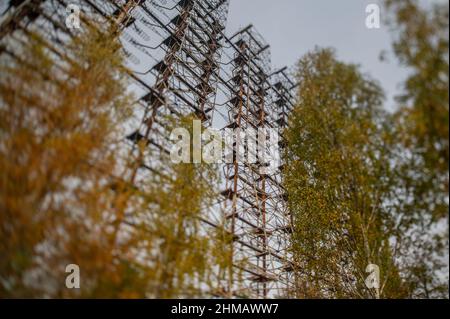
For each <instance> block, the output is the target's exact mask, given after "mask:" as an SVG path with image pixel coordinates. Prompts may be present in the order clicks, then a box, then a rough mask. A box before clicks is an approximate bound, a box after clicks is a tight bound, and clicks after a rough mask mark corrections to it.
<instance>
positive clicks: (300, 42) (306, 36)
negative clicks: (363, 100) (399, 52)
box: [228, 0, 407, 110]
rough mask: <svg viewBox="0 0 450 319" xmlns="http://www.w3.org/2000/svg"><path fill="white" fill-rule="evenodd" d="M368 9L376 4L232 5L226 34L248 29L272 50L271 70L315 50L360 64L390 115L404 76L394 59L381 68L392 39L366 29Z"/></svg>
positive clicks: (311, 0) (296, 1)
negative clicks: (333, 51)
mask: <svg viewBox="0 0 450 319" xmlns="http://www.w3.org/2000/svg"><path fill="white" fill-rule="evenodd" d="M372 3H377V4H379V3H380V1H379V0H339V1H337V0H231V5H230V15H229V20H228V32H229V33H233V32H234V31H235V30H237V29H239V28H240V27H243V26H246V25H248V24H249V23H252V24H253V25H254V26H255V28H256V29H257V30H258V31H259V33H260V34H261V35H262V36H263V37H264V38H265V39H266V41H267V42H268V43H269V44H270V45H271V49H272V63H273V65H274V66H275V67H281V66H284V65H288V66H292V65H294V63H295V62H296V61H297V60H298V59H299V58H300V57H301V56H302V55H303V54H305V53H306V52H308V51H309V50H312V49H314V47H315V46H320V47H334V48H335V49H336V50H337V54H338V58H339V59H341V60H343V61H345V62H352V63H356V64H360V65H361V69H362V71H363V72H367V73H370V74H371V75H372V76H373V77H374V78H375V79H377V80H379V81H380V83H381V84H382V86H383V88H384V90H385V91H386V95H387V97H388V101H387V102H386V107H387V108H388V109H391V110H392V108H393V106H394V101H393V99H392V97H393V96H394V95H396V94H397V93H398V92H399V90H398V89H399V83H400V82H401V81H402V79H404V78H405V76H406V74H407V71H406V70H405V69H404V68H401V67H400V66H399V65H398V63H397V61H396V60H395V58H394V57H393V56H392V55H389V57H390V58H389V62H380V60H379V56H380V52H381V51H383V50H386V51H391V43H392V35H391V33H390V32H389V29H388V27H387V26H386V25H384V24H383V23H382V24H381V28H380V29H368V28H366V25H365V21H366V16H367V14H366V6H367V5H368V4H372ZM380 8H382V6H381V5H380ZM381 15H382V20H383V11H381Z"/></svg>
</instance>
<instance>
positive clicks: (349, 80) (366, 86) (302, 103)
mask: <svg viewBox="0 0 450 319" xmlns="http://www.w3.org/2000/svg"><path fill="white" fill-rule="evenodd" d="M298 79H299V87H300V92H299V101H298V105H297V107H296V108H295V110H294V112H293V114H292V116H291V121H290V126H289V129H288V130H287V131H286V132H285V135H286V139H287V144H288V148H287V150H288V151H287V153H286V158H285V159H286V163H287V166H286V171H285V184H286V189H287V191H288V194H289V207H290V210H291V211H292V213H293V214H294V228H295V232H294V235H293V240H294V255H295V257H296V260H297V262H298V264H299V268H300V269H301V270H300V273H299V276H300V278H301V279H300V281H301V282H302V287H301V291H299V294H300V296H303V297H312V298H314V297H336V298H358V297H359V298H364V297H375V296H376V292H375V291H373V290H369V289H367V288H366V287H365V284H364V280H365V278H366V277H367V274H366V273H365V269H366V267H367V265H369V264H377V265H379V266H380V267H381V272H382V274H384V280H383V283H382V287H381V289H380V292H379V294H380V295H381V296H382V297H397V296H401V294H402V287H401V285H400V284H399V280H398V272H397V269H396V266H395V264H394V262H393V260H392V253H391V248H390V245H389V239H390V234H391V226H392V220H391V218H390V215H389V211H388V209H386V208H385V207H384V204H385V202H386V200H387V199H388V198H389V195H390V192H391V189H390V181H389V175H390V174H391V173H392V172H391V171H390V167H389V161H388V153H387V151H386V142H385V141H384V140H383V138H382V134H381V132H382V129H383V123H382V121H381V119H382V112H381V104H382V100H383V94H382V91H381V89H380V88H379V86H378V84H377V83H376V82H374V81H373V80H371V79H369V78H367V77H365V76H364V75H362V74H361V73H360V72H359V70H358V68H357V67H356V66H354V65H346V64H343V63H340V62H338V61H336V59H335V57H334V53H333V51H331V50H320V49H316V50H315V51H314V52H311V53H309V54H307V55H306V56H305V57H303V58H302V59H301V60H300V62H299V68H298Z"/></svg>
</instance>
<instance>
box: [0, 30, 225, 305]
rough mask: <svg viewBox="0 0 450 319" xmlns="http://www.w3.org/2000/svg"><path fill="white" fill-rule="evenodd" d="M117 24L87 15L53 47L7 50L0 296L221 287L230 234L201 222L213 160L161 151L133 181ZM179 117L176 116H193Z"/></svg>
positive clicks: (169, 292)
mask: <svg viewBox="0 0 450 319" xmlns="http://www.w3.org/2000/svg"><path fill="white" fill-rule="evenodd" d="M112 34H114V32H110V30H107V26H105V27H100V26H95V27H94V26H91V27H88V26H84V27H83V31H82V32H81V33H80V34H78V35H77V36H75V37H74V38H73V39H72V40H70V42H69V43H68V45H67V46H56V47H52V46H51V45H50V44H49V43H47V42H46V41H45V39H44V38H42V37H40V36H38V35H37V34H30V35H29V36H28V37H27V38H26V43H22V47H21V52H20V55H18V56H15V57H11V56H8V55H2V56H1V60H0V63H1V64H0V68H1V70H0V89H1V90H0V171H1V172H2V173H1V180H0V256H1V258H0V296H1V297H33V298H34V297H64V298H66V297H90V298H145V297H159V298H169V297H183V296H184V297H200V296H203V290H204V289H206V288H208V287H211V288H217V287H216V286H217V285H216V282H217V281H213V279H214V280H215V278H214V276H215V275H216V272H218V271H219V270H218V267H216V265H217V264H219V263H220V262H219V260H221V259H223V255H224V249H222V246H223V243H222V240H226V239H225V238H223V237H221V236H219V235H218V234H216V233H213V234H209V233H208V232H206V231H204V230H201V229H200V222H201V221H200V217H201V214H202V213H203V212H204V209H205V208H207V207H209V206H210V205H211V204H212V201H213V200H214V198H215V191H214V186H215V185H216V184H217V176H216V175H217V171H216V168H215V167H213V166H208V165H194V164H179V165H175V164H172V163H171V162H169V161H167V160H166V161H165V162H162V163H161V167H160V170H159V171H160V173H159V174H157V173H154V174H150V175H148V176H147V175H145V178H144V179H143V180H142V181H141V185H143V186H142V187H139V188H138V187H136V186H135V185H134V183H132V180H130V177H129V175H130V174H129V171H130V170H134V169H137V167H136V164H135V162H134V160H135V158H134V157H133V156H124V154H123V151H121V149H123V144H122V145H119V143H123V142H121V141H123V136H125V132H124V126H125V125H124V124H125V123H126V122H127V120H128V119H129V117H130V115H131V108H132V105H133V102H132V100H133V97H132V96H130V95H129V94H128V93H127V86H128V83H127V81H126V80H125V77H126V73H127V71H126V70H125V69H124V67H123V59H122V56H121V54H120V53H119V52H121V51H120V50H119V48H120V43H119V41H118V39H117V38H116V37H114V36H113V35H112ZM180 121H181V122H180ZM180 121H175V120H173V121H172V124H173V125H178V126H180V125H186V123H188V122H189V121H192V119H182V120H180ZM143 147H144V145H140V148H143ZM129 155H130V154H129ZM138 164H139V163H138ZM227 262H228V259H226V260H225V261H222V262H221V263H220V264H221V266H222V267H227V266H226V264H227ZM68 264H77V265H79V267H80V270H81V289H79V290H77V289H75V290H70V289H67V288H66V287H65V278H66V276H67V275H68V274H66V273H65V267H66V265H68ZM219 268H220V267H219Z"/></svg>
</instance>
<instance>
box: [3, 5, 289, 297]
mask: <svg viewBox="0 0 450 319" xmlns="http://www.w3.org/2000/svg"><path fill="white" fill-rule="evenodd" d="M69 4H72V5H73V4H75V5H78V6H79V7H80V8H81V12H82V15H81V18H82V20H83V21H84V22H86V21H88V20H89V19H92V18H93V17H95V18H96V19H99V20H100V21H106V20H112V21H115V22H116V25H117V26H118V28H117V31H116V32H117V36H118V37H119V38H120V41H121V42H122V44H123V50H124V53H125V55H126V57H127V59H126V63H127V67H128V69H129V70H130V72H129V76H130V78H131V80H132V84H131V87H130V90H131V91H133V93H134V94H135V95H136V96H138V97H139V98H138V100H137V101H136V107H135V109H134V116H133V119H132V120H131V121H130V123H127V124H126V127H127V131H128V134H127V136H126V139H125V142H124V150H123V154H125V155H124V156H134V158H136V165H135V166H134V167H133V168H132V169H131V171H130V172H129V179H130V182H132V183H133V184H134V185H136V187H144V185H143V181H145V177H146V176H147V175H148V174H153V173H155V171H156V170H158V169H159V168H160V167H161V165H160V164H161V163H162V162H164V160H167V156H168V154H169V146H170V144H169V143H170V141H169V136H170V132H168V125H167V119H168V118H170V117H181V116H184V115H190V114H191V115H195V116H196V117H197V118H199V119H201V121H202V122H203V125H204V126H205V127H212V126H215V127H219V128H222V129H224V128H232V129H254V130H258V129H262V128H272V129H279V130H282V129H283V128H284V127H286V125H287V123H288V115H289V112H290V111H291V109H292V107H293V103H294V93H293V92H294V88H295V84H294V83H293V81H292V80H291V78H290V75H289V72H288V70H287V69H286V68H284V69H281V70H278V71H272V70H271V61H270V47H269V45H268V44H266V43H265V41H264V40H263V38H262V37H261V36H260V35H259V34H258V33H257V32H256V30H255V29H254V28H253V26H249V27H246V28H244V29H242V30H240V31H238V32H237V33H235V34H234V35H232V36H228V35H227V34H226V32H225V26H226V20H227V16H228V6H229V0H70V1H69V0H13V1H10V6H9V8H3V9H4V11H3V13H2V15H1V17H0V25H1V28H0V54H7V55H9V56H11V57H13V58H18V59H20V53H19V52H18V51H17V50H16V47H17V45H15V44H17V43H20V42H21V41H23V36H24V35H27V34H29V33H30V32H39V33H41V34H43V35H44V39H45V41H46V44H47V45H48V46H49V47H51V50H52V52H54V53H55V55H56V56H58V55H60V54H63V53H61V51H59V50H58V46H63V45H64V43H65V41H66V40H67V39H68V38H70V37H71V36H72V35H73V33H74V31H73V30H71V29H68V28H67V27H66V25H65V21H66V18H67V15H68V11H67V6H68V5H69ZM0 9H1V8H0ZM6 39H7V40H8V41H6ZM142 141H145V143H146V145H147V147H146V149H145V151H144V152H142V151H141V150H140V148H139V147H138V146H137V144H138V143H140V142H142ZM279 143H280V147H283V142H282V141H280V142H279ZM237 144H238V142H236V143H235V146H237V147H239V145H237ZM155 154H157V156H155ZM155 163H156V164H158V165H155ZM264 165H265V163H263V161H261V160H258V161H257V162H256V163H255V164H244V163H240V162H238V161H237V159H236V158H234V160H233V163H231V164H223V166H222V168H223V177H224V180H225V182H224V185H222V187H223V190H222V193H221V198H220V199H218V202H217V205H215V206H214V207H209V208H208V209H206V210H205V213H204V216H203V217H202V221H203V223H204V225H205V227H212V228H222V229H224V230H225V232H226V233H228V234H229V235H230V236H231V238H232V240H231V243H230V245H231V247H230V249H231V250H232V260H231V262H232V264H233V265H234V267H232V269H230V271H229V273H228V274H226V275H225V276H224V278H223V281H221V282H220V283H219V287H218V289H217V291H213V292H210V295H214V296H218V297H243V298H245V297H254V298H274V297H293V296H294V295H293V289H292V288H293V287H294V284H295V276H294V272H293V270H294V267H295V265H294V264H293V261H292V258H291V254H290V234H291V231H292V220H291V216H290V214H289V211H288V209H287V205H286V200H287V198H286V194H285V191H284V189H283V186H282V176H281V170H282V168H283V165H280V167H278V169H277V170H276V172H274V173H271V174H266V173H261V168H263V167H264ZM158 173H161V172H158Z"/></svg>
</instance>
